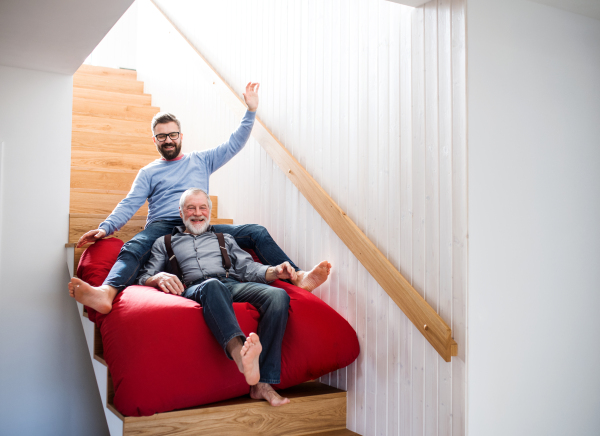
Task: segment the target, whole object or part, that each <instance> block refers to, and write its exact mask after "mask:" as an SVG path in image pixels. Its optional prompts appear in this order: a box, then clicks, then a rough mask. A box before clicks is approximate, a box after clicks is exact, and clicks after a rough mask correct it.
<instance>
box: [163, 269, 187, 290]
mask: <svg viewBox="0 0 600 436" xmlns="http://www.w3.org/2000/svg"><path fill="white" fill-rule="evenodd" d="M158 286H159V287H160V290H161V291H163V292H165V293H167V294H174V295H181V294H183V291H184V290H185V289H184V287H183V284H182V283H181V281H180V280H179V277H177V276H175V275H172V274H167V273H165V277H164V278H163V279H162V280H161V281H160V283H159V284H158Z"/></svg>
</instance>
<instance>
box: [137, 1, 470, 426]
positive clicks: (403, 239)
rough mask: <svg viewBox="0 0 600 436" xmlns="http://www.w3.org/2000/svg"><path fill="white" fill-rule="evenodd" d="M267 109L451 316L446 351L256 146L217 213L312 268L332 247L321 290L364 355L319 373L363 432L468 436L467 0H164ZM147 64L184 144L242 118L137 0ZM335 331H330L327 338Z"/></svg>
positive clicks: (213, 136) (225, 182)
mask: <svg viewBox="0 0 600 436" xmlns="http://www.w3.org/2000/svg"><path fill="white" fill-rule="evenodd" d="M159 5H160V7H161V9H163V10H164V11H165V12H166V13H167V15H168V16H169V17H170V19H171V20H172V21H173V22H175V23H176V25H177V26H178V27H179V28H180V29H181V30H182V31H183V32H184V33H185V34H186V36H187V37H188V38H189V39H190V40H191V41H192V42H193V43H194V44H195V46H196V47H197V48H198V49H199V50H200V51H201V52H202V53H203V54H204V55H205V56H206V57H207V58H208V59H209V61H210V62H211V63H212V64H213V66H214V67H215V68H216V69H217V70H218V71H219V72H220V73H221V75H222V76H224V78H225V79H226V80H227V81H228V82H229V83H230V85H231V86H233V87H234V89H236V91H238V92H239V93H240V94H241V93H242V92H243V89H244V85H245V84H246V83H247V82H249V81H258V82H260V83H261V89H260V96H261V103H260V108H259V116H260V117H261V118H262V120H263V121H264V122H265V123H266V124H267V126H268V127H269V128H270V129H271V130H272V131H273V132H274V134H275V135H276V136H277V137H278V138H279V139H280V140H281V141H282V142H283V143H284V145H285V146H286V147H287V148H288V149H289V150H290V151H291V152H292V153H293V155H294V156H295V157H296V158H297V159H298V160H299V161H300V163H301V164H302V165H304V166H305V168H306V169H307V170H308V171H309V172H310V173H311V174H312V175H313V176H314V177H315V179H316V180H317V181H318V182H319V183H320V184H321V186H323V188H324V189H325V190H326V191H327V192H328V193H329V194H330V195H331V196H332V198H333V199H334V200H335V201H336V202H338V204H339V205H340V206H341V207H342V209H344V210H345V211H346V212H347V213H348V215H349V216H350V217H351V218H352V219H353V220H354V221H355V222H356V223H357V224H358V226H359V227H360V228H361V229H362V230H363V231H364V232H365V233H366V234H367V235H368V236H369V237H370V238H371V239H372V240H373V241H374V243H376V244H377V246H378V247H379V249H380V250H381V251H382V252H383V253H385V254H386V255H387V256H388V258H389V259H390V260H391V262H392V263H393V264H394V265H395V266H396V267H397V268H398V269H399V271H400V272H401V273H402V274H403V275H404V276H405V277H406V278H407V279H408V280H409V281H411V282H412V284H413V286H414V287H415V288H416V289H417V290H418V291H419V292H420V293H421V294H422V295H423V296H424V297H425V299H426V300H427V301H428V302H429V303H430V304H431V305H432V306H433V307H434V308H435V309H436V310H437V311H438V313H440V315H441V316H442V318H444V320H445V321H446V322H448V323H449V324H450V326H451V328H452V331H453V334H454V338H455V340H456V341H457V343H458V346H459V355H458V356H457V357H454V358H453V359H452V363H446V362H444V361H443V360H442V359H441V358H440V357H439V355H438V354H437V353H436V352H435V351H434V349H433V348H432V347H431V346H430V345H429V344H428V343H427V342H426V341H425V340H424V338H423V337H422V336H421V334H420V333H419V332H418V331H417V330H416V329H415V328H414V327H413V325H412V324H411V323H410V321H408V319H407V318H406V317H405V316H404V314H403V313H402V312H401V311H400V310H399V309H398V307H397V306H396V305H395V304H394V303H393V302H392V301H391V300H390V299H389V297H388V296H387V294H386V293H385V292H384V291H383V290H382V289H381V288H380V287H379V285H378V284H377V283H376V282H375V280H374V279H373V278H372V277H371V276H370V275H369V274H368V273H367V272H366V270H365V269H364V268H363V267H362V266H361V265H360V263H358V262H357V260H356V258H355V257H354V256H353V255H352V254H351V253H350V252H349V250H348V249H347V248H346V247H345V246H344V245H343V244H342V243H341V242H340V240H339V239H338V238H337V236H336V235H335V233H334V232H333V231H332V230H331V229H330V228H329V227H328V226H327V225H326V224H325V223H324V222H323V220H322V219H321V218H320V216H319V215H318V214H317V213H316V212H315V211H314V210H313V208H312V206H310V204H309V203H308V202H307V201H306V200H305V199H304V198H303V197H302V195H301V194H299V192H298V190H297V189H296V188H295V187H294V186H293V185H292V184H291V182H289V181H288V180H287V179H286V177H285V176H284V174H283V173H282V172H281V171H280V170H279V169H278V168H277V167H276V166H275V165H274V163H273V162H272V160H271V159H270V158H269V157H268V155H267V154H266V153H265V152H264V151H263V150H262V149H261V147H260V146H259V145H258V144H257V143H256V142H255V141H254V140H252V139H251V140H250V141H249V143H248V145H247V146H246V147H245V148H244V150H243V151H242V152H241V153H240V155H238V156H237V157H236V158H234V159H233V160H232V162H230V163H228V164H227V165H226V166H225V167H223V168H222V169H221V170H219V171H218V172H217V173H215V175H213V177H212V179H211V188H210V189H211V194H214V195H218V196H219V213H220V215H221V216H222V217H228V218H233V219H234V220H235V222H236V223H261V224H263V225H264V226H265V227H267V228H268V229H269V231H270V232H271V234H272V235H273V237H274V239H275V240H276V241H277V242H278V243H279V244H280V245H281V246H282V247H283V248H284V249H285V251H286V252H287V253H288V255H289V256H290V257H291V258H292V259H294V260H295V261H296V262H297V263H298V264H299V266H301V267H302V268H309V267H311V266H312V265H313V264H315V263H317V262H318V261H320V260H322V259H329V260H330V261H331V262H332V263H333V265H334V269H333V272H332V274H331V278H330V280H329V281H328V282H327V283H326V284H325V285H324V286H322V287H321V288H320V289H318V290H317V291H315V293H316V294H317V295H318V296H319V297H321V298H322V299H323V300H324V301H326V302H327V303H328V304H330V305H331V306H332V307H334V308H335V309H336V310H337V311H338V312H339V313H341V314H342V315H343V316H344V317H345V318H346V319H348V321H349V322H350V323H351V324H352V326H353V327H354V328H355V330H356V332H357V335H358V338H359V341H360V345H361V354H360V356H359V358H358V359H357V361H356V362H355V363H353V364H352V365H350V366H349V367H347V368H345V369H342V370H339V371H337V372H335V373H332V374H330V375H328V376H326V377H324V381H325V382H327V383H329V384H331V385H334V386H338V387H340V388H342V389H347V390H348V398H349V400H348V428H350V429H352V430H354V431H356V432H358V433H360V434H365V435H375V434H377V435H413V434H414V435H463V434H465V432H466V430H465V418H466V416H465V414H466V409H465V405H466V389H465V387H466V371H465V369H466V367H465V356H466V346H467V340H466V303H467V283H466V277H467V275H466V268H467V198H466V193H467V190H466V186H467V185H466V183H467V180H466V175H467V168H466V165H467V161H466V159H467V157H466V77H465V67H466V50H465V0H433V1H431V2H429V3H427V4H426V5H424V6H423V7H420V8H416V9H413V8H409V7H405V6H401V5H398V4H395V3H391V2H387V1H383V0H348V1H342V0H293V1H277V0H263V1H257V0H226V1H221V2H213V1H184V0H179V1H176V0H170V1H165V0H161V1H159ZM138 14H139V22H138V24H137V28H138V40H139V41H140V45H139V46H138V49H137V53H136V65H137V69H138V73H139V78H140V80H144V81H145V83H146V92H149V93H152V95H153V105H155V106H160V107H161V108H162V110H168V111H171V112H173V113H175V114H177V115H178V117H180V119H181V120H182V123H183V128H182V131H183V132H184V149H187V150H191V149H205V148H209V147H213V146H215V145H217V144H219V143H221V142H222V141H223V140H225V139H226V138H227V137H228V135H229V134H230V133H231V131H233V130H234V129H235V128H236V127H237V125H238V122H239V119H238V118H237V117H234V116H233V115H232V114H231V112H230V111H229V110H228V108H227V107H226V106H225V105H224V103H223V102H222V101H221V100H220V99H219V97H218V95H216V93H215V90H214V89H213V87H212V83H207V82H205V81H204V80H203V76H202V73H201V70H202V67H201V64H200V61H199V59H198V57H197V56H196V54H195V53H194V51H193V50H192V49H191V48H190V47H189V46H188V45H187V44H186V43H185V42H184V41H183V39H182V38H181V37H180V36H179V35H178V34H177V32H176V31H175V30H174V29H173V28H172V27H171V26H170V25H169V24H168V23H167V22H166V20H165V19H164V18H163V17H162V16H161V14H160V13H159V12H158V11H157V10H156V8H155V7H154V6H153V5H152V4H151V3H149V2H148V1H147V0H143V1H140V0H138ZM324 334H325V333H324Z"/></svg>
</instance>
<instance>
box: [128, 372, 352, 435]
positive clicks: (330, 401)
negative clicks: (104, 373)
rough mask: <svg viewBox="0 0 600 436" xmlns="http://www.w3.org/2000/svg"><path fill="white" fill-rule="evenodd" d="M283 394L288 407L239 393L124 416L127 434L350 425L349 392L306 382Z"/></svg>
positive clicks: (282, 431) (304, 430)
mask: <svg viewBox="0 0 600 436" xmlns="http://www.w3.org/2000/svg"><path fill="white" fill-rule="evenodd" d="M281 394H282V395H285V396H287V397H288V398H290V400H291V402H290V404H289V405H286V406H285V407H277V408H275V407H271V406H269V405H268V404H267V403H266V402H264V401H257V400H251V399H249V398H248V397H240V398H236V399H233V400H229V401H225V402H222V403H215V404H209V405H206V406H201V407H197V408H192V409H186V410H181V411H174V412H168V413H161V414H157V415H153V416H150V417H139V418H138V417H125V418H124V433H123V434H124V435H136V436H141V435H143V436H159V435H171V434H177V435H182V436H183V435H196V434H203V435H223V436H225V435H227V436H229V435H232V436H235V435H300V434H311V433H318V432H320V431H329V430H343V429H345V422H346V398H345V397H346V393H345V392H343V391H339V390H337V389H334V388H331V387H328V386H326V385H323V384H322V383H303V384H301V385H299V386H295V387H293V388H289V389H286V390H284V391H282V392H281Z"/></svg>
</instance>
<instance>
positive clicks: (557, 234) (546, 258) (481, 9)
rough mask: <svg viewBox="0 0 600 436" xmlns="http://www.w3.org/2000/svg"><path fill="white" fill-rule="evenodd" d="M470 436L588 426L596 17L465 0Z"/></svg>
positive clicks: (595, 303) (598, 77)
mask: <svg viewBox="0 0 600 436" xmlns="http://www.w3.org/2000/svg"><path fill="white" fill-rule="evenodd" d="M467 11H468V20H467V22H468V26H467V27H468V32H467V33H468V53H469V69H468V77H469V80H468V94H469V100H468V107H469V239H470V242H469V321H468V323H469V393H468V397H469V411H468V416H469V425H468V427H469V434H471V435H486V436H494V435H503V436H504V435H528V436H529V435H545V436H546V435H582V436H583V435H598V434H600V370H599V368H600V347H599V345H598V338H599V337H600V317H599V316H598V307H600V225H599V223H600V171H599V168H600V21H598V20H594V19H591V18H586V17H583V16H579V15H575V14H571V13H568V12H565V11H561V10H559V9H554V8H551V7H548V6H542V5H539V4H536V3H531V2H528V1H524V0H505V1H501V2H500V1H496V0H469V1H468V5H467Z"/></svg>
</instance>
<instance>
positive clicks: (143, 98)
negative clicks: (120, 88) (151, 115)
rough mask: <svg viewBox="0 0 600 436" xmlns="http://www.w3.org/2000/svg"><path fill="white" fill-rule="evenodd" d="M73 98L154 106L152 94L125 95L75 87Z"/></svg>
mask: <svg viewBox="0 0 600 436" xmlns="http://www.w3.org/2000/svg"><path fill="white" fill-rule="evenodd" d="M73 97H77V98H87V99H90V100H96V101H114V102H118V103H124V104H137V105H142V106H144V105H147V106H150V105H151V104H152V96H151V95H150V94H141V95H140V94H125V93H122V92H111V91H103V90H100V89H90V88H81V87H78V86H74V87H73Z"/></svg>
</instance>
